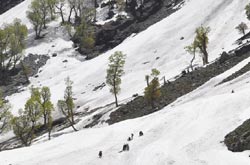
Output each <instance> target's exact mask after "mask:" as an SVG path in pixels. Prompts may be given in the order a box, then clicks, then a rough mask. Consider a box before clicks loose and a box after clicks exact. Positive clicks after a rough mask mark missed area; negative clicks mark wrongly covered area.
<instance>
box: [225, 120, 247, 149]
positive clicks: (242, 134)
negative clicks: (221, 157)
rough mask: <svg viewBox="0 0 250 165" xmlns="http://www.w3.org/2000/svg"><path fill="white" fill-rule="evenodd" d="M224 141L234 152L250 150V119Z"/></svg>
mask: <svg viewBox="0 0 250 165" xmlns="http://www.w3.org/2000/svg"><path fill="white" fill-rule="evenodd" d="M224 143H225V144H226V146H227V148H228V150H230V151H233V152H242V151H245V150H250V119H248V120H247V121H245V122H244V123H243V124H242V125H240V126H239V127H238V128H236V129H235V130H234V131H232V132H230V133H229V134H228V135H226V136H225V140H224Z"/></svg>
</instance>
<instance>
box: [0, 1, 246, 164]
mask: <svg viewBox="0 0 250 165" xmlns="http://www.w3.org/2000/svg"><path fill="white" fill-rule="evenodd" d="M30 2H31V0H26V1H24V2H23V3H21V4H20V5H18V6H16V7H14V8H13V9H11V10H9V11H7V12H6V13H4V14H2V15H0V25H1V24H3V23H6V22H11V21H12V20H13V19H14V18H16V17H18V18H20V19H22V20H23V22H25V23H26V24H27V25H28V27H31V26H30V24H29V22H28V20H27V19H26V18H25V12H26V10H27V8H28V5H29V4H30ZM247 3H248V0H187V1H186V2H185V5H184V6H183V7H182V8H181V9H180V10H179V11H177V12H176V13H174V14H172V15H171V16H169V17H167V18H165V19H164V20H162V21H160V22H159V23H156V24H155V25H153V26H151V27H149V28H148V29H147V30H145V31H143V32H141V33H139V34H137V35H134V36H133V37H132V36H131V37H129V38H128V39H126V40H125V41H124V42H123V43H122V44H120V45H118V46H117V47H116V48H114V49H113V50H110V51H108V52H106V53H104V54H102V55H100V56H99V57H97V58H95V59H92V60H89V61H84V60H81V58H80V56H79V55H78V53H77V52H76V51H75V50H74V49H72V42H71V41H69V40H68V39H67V36H66V34H65V33H63V31H62V28H60V27H59V22H53V23H51V24H50V28H49V30H48V34H47V35H46V37H45V39H43V40H42V41H35V42H34V41H33V40H32V37H33V34H32V29H30V35H29V39H28V48H27V50H26V51H25V54H28V53H35V54H49V55H52V53H57V54H58V56H57V57H53V58H51V59H50V60H49V61H48V62H47V64H46V65H45V66H44V67H43V68H41V70H42V72H41V73H39V77H38V78H31V85H34V86H49V87H50V89H51V92H52V100H53V102H54V103H55V104H56V102H57V100H58V99H60V98H62V97H63V92H64V87H65V86H64V79H65V78H66V77H67V76H69V77H70V78H71V79H72V80H73V81H74V84H73V92H74V97H75V98H76V99H77V100H76V104H77V105H79V106H81V108H79V109H78V111H84V110H85V109H86V108H89V109H92V108H95V107H100V106H105V105H107V104H109V103H111V102H113V100H114V98H113V96H112V95H111V94H110V93H109V88H108V87H107V86H106V87H104V88H103V89H102V90H98V91H93V89H94V88H95V87H96V86H98V85H100V84H102V83H103V82H105V75H106V68H107V64H108V60H107V59H108V57H109V56H110V55H111V54H112V53H113V52H114V51H117V50H119V51H123V52H124V53H125V54H127V59H126V65H125V75H124V76H123V78H122V86H121V88H122V91H121V94H120V95H119V100H120V101H124V102H125V101H128V100H129V99H131V96H132V95H133V94H135V93H139V94H142V92H143V89H144V87H145V85H146V83H145V81H144V76H145V75H146V74H149V73H150V70H151V69H152V68H157V69H159V70H160V71H161V76H166V78H168V79H170V78H172V77H174V76H176V75H177V74H179V73H180V72H181V71H182V70H183V69H185V68H186V67H187V66H188V65H189V61H190V59H191V56H189V55H187V53H186V52H185V50H184V49H183V48H184V47H185V46H187V45H188V44H190V43H191V42H192V40H193V38H194V31H195V28H196V27H198V26H200V25H202V24H203V25H206V26H210V27H211V33H210V34H209V38H210V44H209V61H213V60H214V59H215V58H217V57H219V54H220V53H221V52H222V51H223V50H230V49H232V48H234V47H236V45H234V44H233V43H234V42H235V41H236V39H238V38H239V37H240V35H239V34H238V32H237V31H236V30H235V27H236V26H237V25H238V24H239V23H240V22H242V21H245V22H246V21H247V20H246V18H245V14H244V8H245V5H246V4H247ZM181 37H184V40H180V38H181ZM157 57H160V58H159V59H158V60H156V58H157ZM63 60H68V62H67V63H62V61H63ZM249 61H250V59H246V60H244V61H243V62H241V63H240V64H238V65H237V66H235V67H234V68H232V69H230V70H229V71H227V72H225V73H223V74H221V75H219V76H217V77H215V78H213V79H211V80H210V81H209V82H207V83H206V84H204V85H203V86H201V87H200V88H198V89H196V90H195V91H193V92H191V93H189V94H187V95H185V96H183V97H181V98H179V99H178V100H177V101H176V102H174V103H173V104H171V105H169V106H167V107H165V108H164V109H163V110H161V111H159V112H156V113H154V114H151V115H148V116H145V117H142V118H137V119H133V120H127V121H124V122H120V123H117V124H114V125H111V126H102V127H100V128H90V129H82V130H80V131H78V132H76V133H69V132H71V128H68V129H67V130H64V131H62V132H68V134H65V135H61V136H59V137H57V138H53V139H52V140H51V141H43V140H40V141H39V142H36V143H35V144H33V145H32V146H31V147H25V148H20V149H15V150H10V151H3V152H0V165H9V164H12V165H94V164H96V165H100V164H101V165H172V164H174V165H206V164H209V165H248V164H250V158H249V157H248V155H249V154H250V152H248V151H247V152H243V153H232V152H230V151H228V150H227V148H226V146H224V145H223V143H221V141H223V139H224V136H225V135H226V134H227V133H228V132H230V131H232V130H233V129H234V128H236V127H237V126H238V125H240V124H241V123H242V122H243V121H244V120H246V119H247V118H249V116H250V101H249V100H250V93H249V92H248V89H249V83H248V82H249V81H250V78H249V73H246V74H244V75H242V76H241V77H239V78H237V79H235V80H233V81H231V82H229V83H225V84H222V85H219V86H216V87H215V85H216V84H218V83H219V82H220V81H221V80H223V79H224V78H226V77H227V76H229V75H230V74H232V73H234V72H235V71H237V70H239V69H240V68H242V67H243V66H244V65H245V64H247V63H248V62H249ZM143 63H146V64H143ZM196 63H201V60H197V61H196ZM29 87H30V86H29ZM29 87H27V88H24V91H22V92H21V93H17V94H14V95H12V96H9V97H8V98H7V99H8V100H9V101H10V102H11V103H12V106H13V113H15V114H16V113H17V111H18V109H19V108H22V107H23V105H24V103H25V101H26V100H27V98H28V97H29ZM232 89H233V90H234V91H235V93H234V94H231V90H232ZM80 126H81V123H79V124H78V125H77V127H78V128H80ZM141 130H142V131H143V132H144V133H145V135H144V136H143V137H138V132H139V131H141ZM131 133H134V134H135V138H134V140H133V141H132V142H130V151H129V152H126V153H118V152H119V151H120V150H121V148H122V145H123V144H124V143H126V140H127V138H128V136H129V135H130V134H131ZM0 139H1V137H0ZM99 150H102V151H103V158H102V159H99V158H98V152H99Z"/></svg>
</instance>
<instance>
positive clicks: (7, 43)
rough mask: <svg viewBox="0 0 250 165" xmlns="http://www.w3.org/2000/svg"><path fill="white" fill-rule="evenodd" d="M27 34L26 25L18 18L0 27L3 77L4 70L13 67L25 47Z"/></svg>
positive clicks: (0, 66) (0, 64)
mask: <svg viewBox="0 0 250 165" xmlns="http://www.w3.org/2000/svg"><path fill="white" fill-rule="evenodd" d="M27 35H28V30H27V27H26V26H25V25H24V24H22V23H21V21H20V20H18V19H15V20H14V22H13V23H11V24H6V25H5V26H4V28H2V29H1V28H0V72H1V77H2V79H3V77H4V76H5V75H4V72H5V71H7V70H11V69H15V67H16V63H17V62H18V61H20V59H21V55H22V52H23V50H24V49H25V39H26V37H27Z"/></svg>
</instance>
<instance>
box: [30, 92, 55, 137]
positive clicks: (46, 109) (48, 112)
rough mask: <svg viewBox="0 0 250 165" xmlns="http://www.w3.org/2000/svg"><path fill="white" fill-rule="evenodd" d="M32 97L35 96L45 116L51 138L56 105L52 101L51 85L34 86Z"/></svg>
mask: <svg viewBox="0 0 250 165" xmlns="http://www.w3.org/2000/svg"><path fill="white" fill-rule="evenodd" d="M31 98H33V99H34V102H36V103H37V104H38V106H39V107H38V108H39V109H40V110H39V111H40V112H41V114H42V116H43V125H44V127H45V128H46V129H47V130H48V133H49V139H50V133H51V130H52V122H53V118H52V111H53V110H54V106H53V104H52V102H51V101H50V98H51V93H50V89H49V87H42V89H40V88H32V89H31Z"/></svg>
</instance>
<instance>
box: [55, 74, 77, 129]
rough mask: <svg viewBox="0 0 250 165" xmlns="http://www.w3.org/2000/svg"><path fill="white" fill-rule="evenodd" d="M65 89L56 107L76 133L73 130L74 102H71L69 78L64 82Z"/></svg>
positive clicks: (71, 93)
mask: <svg viewBox="0 0 250 165" xmlns="http://www.w3.org/2000/svg"><path fill="white" fill-rule="evenodd" d="M65 84H66V89H65V91H64V100H58V102H57V107H58V108H59V110H60V111H61V112H62V114H63V115H64V116H65V117H66V119H67V120H68V122H69V123H70V126H71V127H72V128H73V130H74V131H77V129H76V128H75V126H74V124H75V119H74V108H75V104H74V100H73V92H72V84H73V82H72V81H71V80H70V78H69V77H67V78H66V80H65Z"/></svg>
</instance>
